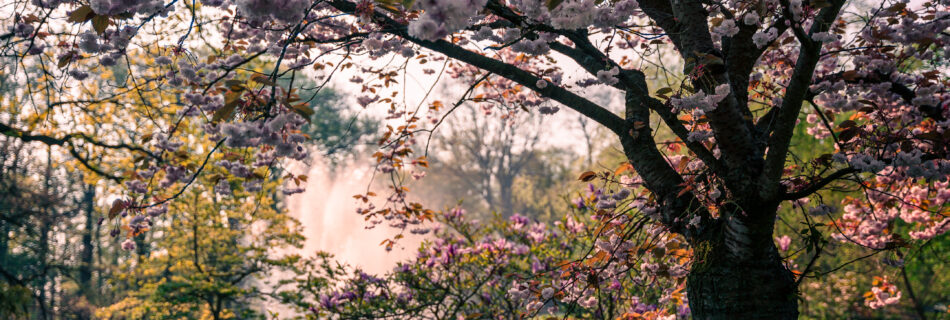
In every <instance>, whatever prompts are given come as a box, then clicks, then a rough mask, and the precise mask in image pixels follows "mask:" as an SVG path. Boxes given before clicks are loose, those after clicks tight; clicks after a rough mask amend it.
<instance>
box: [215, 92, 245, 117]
mask: <svg viewBox="0 0 950 320" xmlns="http://www.w3.org/2000/svg"><path fill="white" fill-rule="evenodd" d="M240 98H241V93H240V92H234V91H231V92H228V94H227V95H225V98H224V100H225V103H224V107H221V109H218V110H217V111H215V112H214V115H213V116H211V122H218V121H221V120H224V119H227V118H230V117H231V114H232V113H234V109H236V108H237V105H238V103H240V102H241V99H240Z"/></svg>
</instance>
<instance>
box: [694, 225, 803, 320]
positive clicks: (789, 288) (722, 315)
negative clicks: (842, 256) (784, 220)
mask: <svg viewBox="0 0 950 320" xmlns="http://www.w3.org/2000/svg"><path fill="white" fill-rule="evenodd" d="M757 216H759V217H763V218H762V219H761V220H767V221H760V223H757V224H756V223H754V222H751V221H743V222H734V221H738V220H733V219H734V218H733V219H730V218H726V217H723V218H720V219H719V220H720V221H725V222H723V223H719V224H718V226H715V227H714V228H715V229H714V230H710V231H709V235H708V236H707V237H705V238H706V239H705V240H701V241H697V243H695V244H694V245H693V250H694V259H693V265H692V267H691V270H690V273H689V276H688V277H687V284H686V287H687V295H688V297H689V307H690V310H691V311H692V315H693V317H694V318H695V319H796V318H798V295H797V290H796V287H797V286H796V283H795V277H794V276H793V275H792V273H791V271H789V270H788V269H787V268H785V265H784V264H783V263H782V257H781V256H780V255H779V253H778V250H777V249H776V248H775V243H774V242H773V240H772V228H773V223H774V217H775V215H774V214H771V215H757ZM743 220H746V219H743ZM747 226H748V227H747ZM735 230H741V231H735ZM736 239H738V240H736ZM737 243H738V244H737ZM737 247H743V248H737Z"/></svg>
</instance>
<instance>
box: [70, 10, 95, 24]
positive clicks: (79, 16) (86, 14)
mask: <svg viewBox="0 0 950 320" xmlns="http://www.w3.org/2000/svg"><path fill="white" fill-rule="evenodd" d="M95 15H96V14H95V13H94V12H92V8H91V7H89V6H82V7H79V8H77V9H76V10H75V11H73V12H70V13H69V19H66V21H69V22H75V23H83V22H86V21H89V19H92V17H93V16H95Z"/></svg>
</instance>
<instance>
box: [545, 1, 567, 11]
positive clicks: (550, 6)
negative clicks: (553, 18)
mask: <svg viewBox="0 0 950 320" xmlns="http://www.w3.org/2000/svg"><path fill="white" fill-rule="evenodd" d="M561 2H564V0H547V2H546V3H545V4H546V5H547V7H548V10H554V8H557V6H558V5H560V4H561Z"/></svg>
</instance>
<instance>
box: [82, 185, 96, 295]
mask: <svg viewBox="0 0 950 320" xmlns="http://www.w3.org/2000/svg"><path fill="white" fill-rule="evenodd" d="M85 189H86V190H84V191H83V198H82V207H83V211H84V212H85V213H86V216H85V219H86V221H85V224H84V226H85V228H84V229H83V233H82V253H81V254H80V265H79V287H80V289H81V290H82V293H83V295H84V296H85V297H86V299H88V300H89V301H93V290H92V289H93V286H92V266H93V250H95V247H94V246H95V243H93V232H95V231H94V229H95V226H96V216H95V202H94V201H95V197H96V187H95V186H94V185H87V186H86V188H85Z"/></svg>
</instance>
